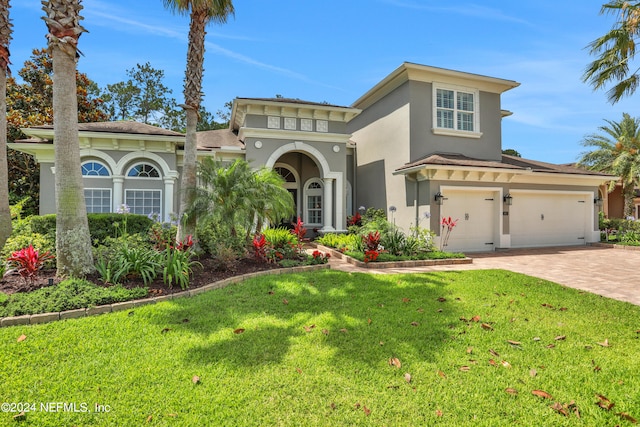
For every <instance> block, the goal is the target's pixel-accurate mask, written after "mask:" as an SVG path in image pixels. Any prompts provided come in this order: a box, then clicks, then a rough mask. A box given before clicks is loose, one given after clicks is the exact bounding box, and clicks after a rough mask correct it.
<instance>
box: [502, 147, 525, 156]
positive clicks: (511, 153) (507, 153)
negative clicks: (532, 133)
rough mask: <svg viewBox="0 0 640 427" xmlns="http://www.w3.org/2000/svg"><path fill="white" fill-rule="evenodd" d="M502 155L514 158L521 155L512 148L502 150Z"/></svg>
mask: <svg viewBox="0 0 640 427" xmlns="http://www.w3.org/2000/svg"><path fill="white" fill-rule="evenodd" d="M502 154H506V155H508V156H514V157H522V155H521V154H520V153H519V152H518V151H517V150H514V149H513V148H507V149H506V150H502Z"/></svg>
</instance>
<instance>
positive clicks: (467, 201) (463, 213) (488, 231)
mask: <svg viewBox="0 0 640 427" xmlns="http://www.w3.org/2000/svg"><path fill="white" fill-rule="evenodd" d="M441 213H442V216H443V217H449V216H450V217H451V218H452V219H453V220H457V224H456V226H455V227H454V228H453V230H452V231H451V236H450V237H449V242H448V245H447V246H446V248H445V249H446V250H447V251H450V252H472V251H475V252H478V251H487V250H493V247H494V234H495V233H494V228H495V227H494V218H495V200H494V193H493V192H491V191H464V190H463V191H455V190H447V199H446V200H445V202H444V205H443V206H442V209H441Z"/></svg>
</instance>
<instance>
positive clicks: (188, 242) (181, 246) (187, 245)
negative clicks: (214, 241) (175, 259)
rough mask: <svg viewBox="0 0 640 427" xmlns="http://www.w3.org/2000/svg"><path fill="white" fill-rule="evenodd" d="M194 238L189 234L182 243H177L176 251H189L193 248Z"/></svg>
mask: <svg viewBox="0 0 640 427" xmlns="http://www.w3.org/2000/svg"><path fill="white" fill-rule="evenodd" d="M193 243H194V242H193V236H192V235H191V234H189V235H188V236H187V237H185V238H184V240H183V241H182V242H176V246H175V249H177V250H179V251H188V250H189V249H191V247H193Z"/></svg>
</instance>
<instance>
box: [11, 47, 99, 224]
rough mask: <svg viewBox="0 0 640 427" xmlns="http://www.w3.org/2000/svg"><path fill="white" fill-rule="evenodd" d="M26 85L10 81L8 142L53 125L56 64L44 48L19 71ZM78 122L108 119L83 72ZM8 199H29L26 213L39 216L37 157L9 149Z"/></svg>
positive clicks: (78, 77) (78, 80)
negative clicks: (28, 129) (25, 131)
mask: <svg viewBox="0 0 640 427" xmlns="http://www.w3.org/2000/svg"><path fill="white" fill-rule="evenodd" d="M18 75H19V76H20V77H21V78H22V80H23V82H22V83H18V82H16V79H15V78H13V77H10V78H9V79H8V81H7V139H8V140H9V141H15V140H18V139H23V138H26V135H24V134H23V133H22V131H21V130H20V129H21V128H26V127H31V126H39V125H44V124H51V123H53V90H52V84H53V64H52V62H51V56H50V55H49V54H48V52H47V51H46V50H45V49H34V50H33V52H32V55H31V57H30V58H29V59H28V60H27V61H25V63H24V65H23V67H22V68H21V69H20V70H19V71H18ZM76 86H77V92H76V95H77V99H78V122H79V123H86V122H101V121H105V120H107V119H108V115H107V114H106V113H105V112H104V111H103V104H102V101H101V100H100V98H99V97H98V96H97V93H98V90H97V85H96V84H95V83H94V82H93V81H92V80H91V79H89V78H88V77H87V75H86V74H84V73H78V72H76ZM7 155H8V159H9V198H10V202H11V203H17V202H18V201H20V200H23V199H25V198H28V199H29V200H28V201H27V202H26V203H25V207H24V212H25V213H26V214H37V213H38V202H39V190H40V171H39V168H38V165H37V164H36V162H35V160H34V158H33V157H32V156H30V155H28V154H25V153H22V152H20V151H16V150H12V149H9V151H8V153H7Z"/></svg>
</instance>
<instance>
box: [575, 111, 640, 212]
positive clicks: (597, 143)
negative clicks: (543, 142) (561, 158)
mask: <svg viewBox="0 0 640 427" xmlns="http://www.w3.org/2000/svg"><path fill="white" fill-rule="evenodd" d="M605 122H607V124H608V126H600V127H599V128H598V129H599V130H600V133H594V134H591V135H588V136H586V137H585V139H584V141H583V143H582V145H584V146H585V147H594V149H593V150H592V151H589V152H585V153H583V154H582V156H581V158H580V160H579V161H578V165H580V166H583V167H586V168H588V169H590V170H595V171H598V172H605V173H609V174H612V175H615V176H618V177H619V178H620V182H621V183H622V194H623V195H624V215H625V217H626V216H630V215H632V214H633V196H634V190H635V188H636V187H637V186H638V184H639V181H640V179H639V177H640V119H638V118H632V117H631V116H630V115H629V114H627V113H624V114H623V115H622V120H621V121H620V122H614V121H611V120H605ZM615 185H616V182H615V181H611V183H610V184H609V191H613V189H614V188H615Z"/></svg>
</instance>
